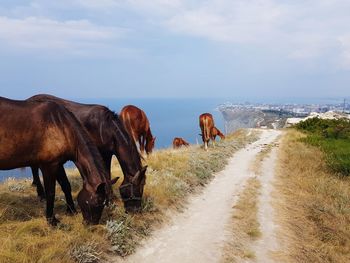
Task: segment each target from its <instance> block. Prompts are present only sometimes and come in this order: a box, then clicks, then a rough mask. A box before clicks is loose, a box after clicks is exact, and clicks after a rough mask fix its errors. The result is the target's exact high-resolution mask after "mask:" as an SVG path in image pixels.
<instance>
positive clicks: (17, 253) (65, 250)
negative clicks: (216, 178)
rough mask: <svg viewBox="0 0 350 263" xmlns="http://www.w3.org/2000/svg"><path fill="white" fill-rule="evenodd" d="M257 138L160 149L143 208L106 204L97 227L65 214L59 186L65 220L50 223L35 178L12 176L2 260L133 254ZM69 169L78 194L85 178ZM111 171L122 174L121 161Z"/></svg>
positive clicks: (3, 211) (5, 192) (1, 190)
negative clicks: (204, 147) (130, 210)
mask: <svg viewBox="0 0 350 263" xmlns="http://www.w3.org/2000/svg"><path fill="white" fill-rule="evenodd" d="M255 139H256V136H255V134H254V133H252V132H250V133H249V134H247V133H246V132H245V131H238V132H236V133H235V134H233V135H231V136H228V138H227V139H226V140H225V141H223V142H220V143H217V145H216V147H215V148H211V149H210V150H209V152H205V151H203V150H202V149H201V148H200V147H199V146H191V147H189V148H186V149H180V150H173V149H166V150H160V151H156V152H155V153H154V154H152V155H151V156H150V157H149V158H146V160H145V162H146V163H147V164H148V166H149V168H148V171H147V181H146V187H145V194H144V201H143V213H142V214H138V215H128V214H125V213H124V209H123V207H122V203H121V202H120V201H119V199H118V201H117V202H116V203H114V204H113V205H111V206H110V207H109V208H107V209H105V211H104V214H103V217H102V220H101V224H100V225H97V226H89V227H87V226H84V225H83V224H82V217H81V215H80V214H78V215H76V216H74V217H69V216H65V215H64V211H65V202H64V197H63V194H62V192H61V190H60V189H59V188H58V187H57V194H56V196H57V197H56V202H55V212H56V213H57V216H58V217H59V219H60V220H61V222H62V223H61V224H60V225H59V226H58V227H57V228H51V227H49V226H48V225H47V223H46V220H45V218H44V207H45V203H43V202H39V201H38V199H37V197H36V192H35V189H34V188H33V187H31V180H12V179H9V180H7V181H6V182H4V183H3V184H1V185H0V231H1V233H2V234H1V235H0V243H1V244H2V246H1V247H0V262H20V261H21V262H74V261H77V262H97V261H100V260H103V259H105V258H106V257H109V256H110V255H119V256H125V255H128V254H131V253H133V252H134V250H135V248H136V247H137V244H138V243H139V242H140V241H141V240H142V239H143V238H145V237H146V236H148V235H150V233H151V232H152V231H153V229H155V228H157V227H158V226H159V225H162V224H164V222H166V221H167V220H168V216H169V212H170V211H172V210H181V209H183V208H184V205H185V204H186V200H187V197H188V196H189V194H191V193H194V192H197V191H198V190H199V189H201V188H202V187H203V185H205V184H206V183H207V182H209V181H210V180H211V179H212V177H213V174H214V173H216V172H218V171H220V170H221V169H223V167H224V166H225V165H226V164H227V160H228V158H229V157H230V156H232V154H233V153H234V152H235V151H237V150H238V149H240V148H242V147H244V146H245V145H247V143H249V142H251V141H254V140H255ZM68 174H69V179H70V182H71V184H72V189H73V197H75V196H76V195H77V192H78V190H79V189H80V188H81V183H82V181H81V178H80V176H79V175H78V172H77V171H76V170H74V169H73V170H69V171H68ZM112 174H113V176H121V171H120V168H119V165H118V164H117V162H114V165H113V173H112ZM120 181H121V180H120ZM119 183H120V182H119ZM116 189H117V188H116ZM115 192H116V193H117V192H118V191H117V190H115ZM108 255H109V256H108Z"/></svg>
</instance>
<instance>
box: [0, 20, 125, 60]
mask: <svg viewBox="0 0 350 263" xmlns="http://www.w3.org/2000/svg"><path fill="white" fill-rule="evenodd" d="M124 34H125V30H124V29H121V28H115V27H102V26H97V25H94V24H92V23H91V22H89V21H88V20H67V21H57V20H53V19H48V18H39V17H26V18H23V19H14V18H8V17H4V16H2V17H0V45H1V46H3V47H4V46H7V47H8V48H17V49H22V50H39V51H53V52H58V51H59V52H68V53H72V54H87V53H88V52H92V53H96V52H99V51H100V49H103V48H108V47H110V46H111V45H112V42H113V41H115V40H116V39H119V38H121V37H122V36H123V35H124Z"/></svg>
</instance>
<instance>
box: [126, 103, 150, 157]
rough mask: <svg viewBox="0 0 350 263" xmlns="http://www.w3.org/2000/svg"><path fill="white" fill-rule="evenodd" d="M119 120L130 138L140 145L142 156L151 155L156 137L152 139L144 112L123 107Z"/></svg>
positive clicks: (134, 107)
mask: <svg viewBox="0 0 350 263" xmlns="http://www.w3.org/2000/svg"><path fill="white" fill-rule="evenodd" d="M119 116H120V118H121V120H122V121H123V123H124V126H125V128H126V129H127V131H128V132H129V134H130V136H131V137H132V138H134V141H135V142H138V143H139V145H140V151H141V153H142V154H143V153H144V151H145V149H146V153H147V154H150V153H152V150H153V148H154V143H155V140H156V137H153V135H152V132H151V128H150V124H149V121H148V118H147V116H146V114H145V112H144V111H143V110H141V109H139V108H137V107H136V106H134V105H127V106H125V107H124V108H123V109H122V110H121V112H120V114H119Z"/></svg>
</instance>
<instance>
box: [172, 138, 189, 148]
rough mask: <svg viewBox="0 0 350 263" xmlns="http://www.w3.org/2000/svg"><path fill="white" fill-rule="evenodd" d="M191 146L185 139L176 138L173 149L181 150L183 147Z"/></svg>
mask: <svg viewBox="0 0 350 263" xmlns="http://www.w3.org/2000/svg"><path fill="white" fill-rule="evenodd" d="M189 145H190V144H189V143H188V142H186V141H185V140H184V139H182V138H179V137H175V138H174V140H173V148H174V149H177V148H180V147H181V146H189Z"/></svg>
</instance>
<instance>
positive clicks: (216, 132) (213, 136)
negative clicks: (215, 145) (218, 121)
mask: <svg viewBox="0 0 350 263" xmlns="http://www.w3.org/2000/svg"><path fill="white" fill-rule="evenodd" d="M216 136H219V137H220V139H221V140H223V139H225V135H224V134H223V133H222V132H221V131H220V130H219V129H218V128H216V127H215V126H214V127H213V128H212V129H211V139H212V141H213V142H215V139H216Z"/></svg>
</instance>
